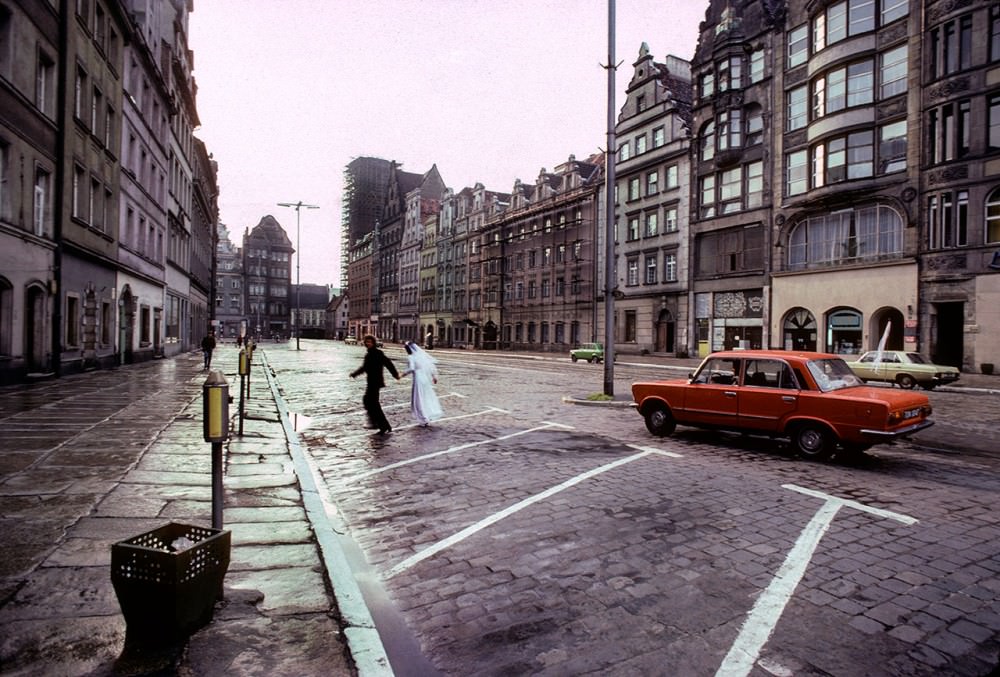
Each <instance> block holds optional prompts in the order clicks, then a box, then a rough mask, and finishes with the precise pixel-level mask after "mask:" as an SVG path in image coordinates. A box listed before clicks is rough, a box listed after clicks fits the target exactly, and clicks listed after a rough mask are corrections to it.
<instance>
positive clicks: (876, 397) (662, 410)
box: [632, 350, 934, 460]
mask: <svg viewBox="0 0 1000 677" xmlns="http://www.w3.org/2000/svg"><path fill="white" fill-rule="evenodd" d="M632 397H633V398H634V399H635V403H636V406H637V408H638V411H639V413H640V414H641V415H642V416H643V418H645V419H646V428H647V429H648V430H649V432H651V433H653V434H654V435H658V436H667V435H670V434H672V433H673V432H674V428H675V427H676V426H677V424H678V423H680V424H682V425H689V426H695V427H701V428H717V429H721V430H735V431H741V432H747V433H756V434H763V435H770V436H774V437H787V438H789V439H791V441H792V445H793V446H794V447H795V449H796V450H797V451H798V452H799V454H801V455H802V456H803V457H806V458H811V459H817V460H819V459H826V458H829V456H830V455H831V454H833V452H834V451H835V450H836V448H837V445H838V444H839V445H840V446H841V448H842V449H844V450H845V451H851V452H860V451H864V450H865V449H868V448H869V447H871V446H872V445H873V444H877V443H879V442H887V441H891V440H894V439H897V438H901V437H905V436H908V435H912V434H913V433H915V432H917V431H919V430H923V429H924V428H927V427H929V426H931V425H933V424H934V422H933V421H930V420H928V416H929V415H930V413H931V405H930V400H928V399H927V396H926V395H922V394H920V393H915V392H912V391H899V390H892V389H888V388H878V387H872V386H866V385H865V384H864V382H863V381H862V380H861V379H860V378H858V377H857V376H856V375H855V374H854V372H852V371H851V369H850V367H848V366H847V363H846V362H844V360H842V359H841V358H840V357H838V356H837V355H831V354H827V353H811V352H789V351H782V350H735V351H727V352H719V353H713V354H711V355H709V356H708V357H706V358H705V360H704V361H703V362H702V363H701V366H699V367H698V370H697V371H696V372H695V373H694V374H693V375H692V376H691V378H690V379H687V380H674V381H640V382H636V383H633V384H632Z"/></svg>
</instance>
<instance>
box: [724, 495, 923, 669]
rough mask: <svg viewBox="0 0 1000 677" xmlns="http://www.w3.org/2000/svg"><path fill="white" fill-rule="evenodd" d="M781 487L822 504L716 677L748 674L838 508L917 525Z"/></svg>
mask: <svg viewBox="0 0 1000 677" xmlns="http://www.w3.org/2000/svg"><path fill="white" fill-rule="evenodd" d="M781 486H782V488H784V489H790V490H792V491H797V492H799V493H802V494H806V495H808V496H813V497H816V498H819V499H822V500H823V501H824V503H823V505H822V506H820V508H819V510H818V511H817V512H816V514H815V515H814V516H813V518H812V520H810V522H809V524H807V525H806V527H805V529H803V530H802V533H801V534H799V538H798V540H797V541H796V542H795V545H794V546H793V547H792V549H791V551H789V553H788V556H787V557H786V558H785V561H784V563H782V565H781V567H780V568H779V569H778V572H777V573H776V574H775V575H774V578H773V579H772V580H771V584H770V585H768V586H767V589H766V590H764V592H762V593H761V594H760V596H759V597H758V598H757V601H756V602H754V605H753V608H752V609H751V610H750V614H749V615H748V616H747V618H746V620H745V621H744V622H743V627H742V628H740V633H739V635H738V636H737V637H736V641H735V642H733V645H732V647H730V649H729V653H728V654H726V657H725V659H723V661H722V665H721V666H719V670H718V671H717V672H716V673H715V674H716V677H744V676H745V675H749V674H750V671H751V670H752V669H753V666H754V664H755V663H756V662H757V659H758V658H759V656H760V650H761V649H762V648H763V647H764V644H766V643H767V640H768V639H769V638H770V637H771V633H772V632H774V627H775V625H777V623H778V619H779V618H781V614H782V613H783V612H784V610H785V605H787V604H788V600H789V599H791V597H792V593H793V592H794V591H795V588H796V587H797V586H798V584H799V581H801V580H802V576H804V575H805V571H806V567H807V566H809V562H810V560H811V559H812V556H813V553H814V552H815V551H816V546H818V545H819V541H820V539H821V538H823V534H825V533H826V531H827V529H828V528H829V527H830V524H831V523H832V522H833V518H834V516H835V515H836V514H837V512H838V511H839V510H840V509H841V508H842V507H845V506H846V507H849V508H855V509H856V510H861V511H863V512H867V513H870V514H872V515H876V516H878V517H885V518H887V519H892V520H896V521H898V522H902V523H903V524H908V525H909V524H915V523H916V522H917V520H915V519H914V518H912V517H908V516H907V515H901V514H899V513H895V512H891V511H889V510H881V509H879V508H872V507H870V506H867V505H864V504H863V503H858V502H857V501H852V500H849V499H843V498H838V497H836V496H831V495H829V494H824V493H823V492H820V491H814V490H812V489H806V488H804V487H799V486H796V485H794V484H783V485H781Z"/></svg>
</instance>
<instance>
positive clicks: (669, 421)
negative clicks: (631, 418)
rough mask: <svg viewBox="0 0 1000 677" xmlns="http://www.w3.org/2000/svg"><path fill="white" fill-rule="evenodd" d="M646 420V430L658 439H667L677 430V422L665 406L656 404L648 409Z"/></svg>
mask: <svg viewBox="0 0 1000 677" xmlns="http://www.w3.org/2000/svg"><path fill="white" fill-rule="evenodd" d="M644 418H645V419H646V430H648V431H649V432H651V433H653V434H654V435H656V436H657V437H667V436H669V435H672V434H673V432H674V430H675V429H676V428H677V421H676V420H674V415H673V414H671V413H670V410H669V409H667V406H666V405H665V404H654V405H651V406H649V407H647V409H646V413H645V414H644Z"/></svg>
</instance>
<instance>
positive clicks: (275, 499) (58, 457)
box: [0, 346, 356, 675]
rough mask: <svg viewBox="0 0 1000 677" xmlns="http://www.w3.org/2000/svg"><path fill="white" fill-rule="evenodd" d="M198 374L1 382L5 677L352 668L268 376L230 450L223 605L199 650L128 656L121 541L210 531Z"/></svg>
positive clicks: (185, 367) (184, 361)
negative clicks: (117, 575)
mask: <svg viewBox="0 0 1000 677" xmlns="http://www.w3.org/2000/svg"><path fill="white" fill-rule="evenodd" d="M236 358H237V353H236V351H235V349H233V348H232V347H231V346H226V347H221V348H220V349H217V350H216V354H215V358H214V361H213V368H214V369H219V370H221V371H223V372H224V373H225V374H226V377H227V379H228V380H229V383H230V392H231V394H232V395H233V396H234V400H235V402H234V404H233V405H231V407H232V408H231V409H230V411H231V413H233V414H235V411H236V410H235V407H237V406H238V402H239V386H238V383H239V381H238V377H237V376H236V375H235V371H236V364H237V363H236ZM201 366H202V364H201V356H200V354H197V353H192V354H188V355H182V356H179V357H177V358H175V359H172V360H163V361H155V362H150V363H146V364H142V365H134V366H127V367H122V368H119V369H116V370H108V371H101V372H92V373H86V374H79V375H75V376H70V377H66V378H63V379H59V380H58V381H49V382H40V383H35V384H30V385H24V386H13V387H7V388H3V389H0V448H2V449H3V452H2V453H0V545H2V547H3V552H4V553H5V556H4V558H3V559H2V560H0V638H2V639H0V671H2V672H3V673H4V674H12V675H17V674H24V675H29V674H30V675H36V674H51V675H56V674H58V675H110V674H152V673H158V674H193V675H209V674H267V675H307V674H326V675H351V674H356V670H355V666H354V665H353V663H352V659H351V656H350V652H349V650H348V646H347V644H348V642H347V638H346V637H345V635H344V633H343V631H342V628H341V619H340V613H339V612H338V610H337V607H336V603H335V600H334V595H333V591H332V589H331V586H330V585H329V579H328V577H327V570H326V566H325V563H324V560H323V557H322V555H321V552H320V549H319V546H318V543H317V539H316V538H315V536H314V535H313V532H312V524H311V522H310V520H309V519H308V518H307V514H306V503H307V501H305V500H304V498H303V492H302V489H301V486H300V484H299V481H298V478H297V476H296V473H295V469H294V460H293V458H292V455H291V453H290V449H289V445H288V443H287V441H286V438H285V431H284V429H283V426H282V423H281V420H280V416H279V414H278V409H277V405H276V401H275V397H274V395H273V393H272V389H271V387H270V385H269V383H268V380H267V379H266V378H265V377H264V376H265V375H264V374H262V373H257V374H256V375H255V376H252V377H251V381H252V384H251V396H250V398H249V399H247V400H246V402H247V414H248V416H247V419H246V420H245V422H244V431H243V433H244V434H243V437H242V438H236V437H234V438H232V439H231V440H230V441H229V442H228V443H227V444H226V445H225V447H224V449H225V477H224V487H225V496H224V505H225V510H224V513H223V515H224V525H223V526H224V528H225V529H229V530H231V532H232V552H231V562H230V565H229V570H228V574H227V575H226V578H225V584H224V600H223V601H221V602H219V603H218V604H217V605H216V609H215V613H214V619H213V621H212V622H211V623H209V624H208V625H207V626H205V627H204V628H202V629H201V630H199V631H198V632H196V633H195V634H194V635H193V636H191V638H190V641H188V642H186V643H180V644H175V645H168V646H165V647H155V648H154V647H149V646H141V645H140V646H135V647H133V646H130V647H129V650H128V651H126V650H125V639H126V623H125V620H124V618H123V616H122V614H121V610H120V607H119V604H118V601H117V598H116V595H115V592H114V589H113V587H112V582H111V576H110V553H111V546H112V544H113V543H115V542H117V541H120V540H122V539H126V538H130V537H132V536H136V535H139V534H142V533H145V532H147V531H150V530H152V529H154V528H156V527H159V526H162V525H164V524H167V523H169V522H181V523H185V524H195V525H200V526H203V527H210V526H211V524H212V488H211V445H210V444H209V443H207V442H205V441H204V438H203V430H202V406H203V405H202V394H201V389H202V384H203V383H204V381H205V376H206V374H205V372H203V371H202V370H201ZM130 644H133V643H130Z"/></svg>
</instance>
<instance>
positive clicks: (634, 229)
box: [628, 216, 639, 242]
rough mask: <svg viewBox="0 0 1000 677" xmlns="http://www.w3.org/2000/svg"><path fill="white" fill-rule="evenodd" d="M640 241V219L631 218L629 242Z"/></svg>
mask: <svg viewBox="0 0 1000 677" xmlns="http://www.w3.org/2000/svg"><path fill="white" fill-rule="evenodd" d="M638 239H639V217H638V216H631V217H629V220H628V241H629V242H631V241H633V240H638Z"/></svg>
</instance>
